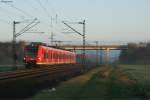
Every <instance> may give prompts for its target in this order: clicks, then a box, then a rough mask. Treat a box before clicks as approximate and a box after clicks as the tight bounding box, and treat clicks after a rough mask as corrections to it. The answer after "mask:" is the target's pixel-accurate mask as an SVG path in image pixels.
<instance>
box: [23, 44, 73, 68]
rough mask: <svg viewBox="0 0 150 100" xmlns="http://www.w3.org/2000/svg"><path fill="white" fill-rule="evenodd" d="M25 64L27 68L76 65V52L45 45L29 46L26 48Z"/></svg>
mask: <svg viewBox="0 0 150 100" xmlns="http://www.w3.org/2000/svg"><path fill="white" fill-rule="evenodd" d="M24 63H25V66H26V67H30V66H38V65H54V64H74V63H76V54H75V53H74V52H70V51H66V50H61V49H56V48H53V47H48V46H43V45H32V44H31V45H27V46H26V47H25V48H24Z"/></svg>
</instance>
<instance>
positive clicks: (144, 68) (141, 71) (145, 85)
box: [119, 65, 150, 99]
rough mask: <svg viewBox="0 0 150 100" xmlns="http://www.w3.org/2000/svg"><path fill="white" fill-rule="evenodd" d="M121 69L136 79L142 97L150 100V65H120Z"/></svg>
mask: <svg viewBox="0 0 150 100" xmlns="http://www.w3.org/2000/svg"><path fill="white" fill-rule="evenodd" d="M119 68H121V70H122V71H124V72H125V73H127V74H128V75H129V77H132V78H134V79H135V80H136V81H137V85H138V89H139V90H140V91H141V92H142V93H141V95H143V96H144V97H146V98H149V99H150V65H119Z"/></svg>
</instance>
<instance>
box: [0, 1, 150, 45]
mask: <svg viewBox="0 0 150 100" xmlns="http://www.w3.org/2000/svg"><path fill="white" fill-rule="evenodd" d="M3 1H4V0H3ZM5 1H6V0H5ZM9 1H10V0H9ZM12 1H13V2H12V3H9V4H10V5H13V6H10V5H9V4H5V3H2V2H0V41H11V40H12V31H13V27H12V22H13V21H24V20H26V19H34V18H38V20H39V21H40V24H38V25H37V26H36V27H34V28H33V29H32V30H34V31H35V32H45V33H44V34H38V33H37V34H36V33H24V34H22V35H21V36H19V37H18V38H17V40H18V41H19V40H24V41H40V42H49V41H50V40H49V38H50V33H51V32H52V31H53V32H54V33H55V40H60V41H82V38H81V37H80V36H79V35H78V34H76V33H70V34H64V33H62V32H64V29H66V27H65V25H63V24H62V23H61V22H62V21H69V22H79V21H82V20H84V19H85V20H86V34H87V41H102V42H118V43H119V42H142V41H143V42H148V41H150V0H12ZM56 14H57V15H58V18H57V23H56V21H53V28H52V27H51V17H53V18H55V16H56ZM31 21H32V20H31ZM28 23H29V22H28ZM28 23H27V22H26V23H21V24H17V26H16V30H17V32H19V30H20V29H22V28H23V27H25V26H26V25H27V24H28ZM70 25H71V26H72V27H74V28H75V29H77V30H78V31H79V32H82V25H74V24H70Z"/></svg>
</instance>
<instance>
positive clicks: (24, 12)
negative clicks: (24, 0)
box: [2, 2, 33, 18]
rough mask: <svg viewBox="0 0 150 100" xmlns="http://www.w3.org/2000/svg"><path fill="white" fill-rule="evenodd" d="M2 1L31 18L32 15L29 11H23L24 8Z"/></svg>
mask: <svg viewBox="0 0 150 100" xmlns="http://www.w3.org/2000/svg"><path fill="white" fill-rule="evenodd" d="M2 3H4V4H6V5H8V6H9V7H11V8H13V9H15V10H17V11H18V12H20V13H22V14H23V15H24V16H26V17H27V16H28V17H30V18H33V16H31V15H30V14H29V13H27V12H26V11H24V10H22V9H20V8H18V7H15V6H14V5H12V4H8V3H5V2H2Z"/></svg>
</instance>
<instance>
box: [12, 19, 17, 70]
mask: <svg viewBox="0 0 150 100" xmlns="http://www.w3.org/2000/svg"><path fill="white" fill-rule="evenodd" d="M16 24H17V22H15V21H13V66H14V67H15V68H16V63H17V62H16V61H17V54H16V36H15V34H16Z"/></svg>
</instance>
